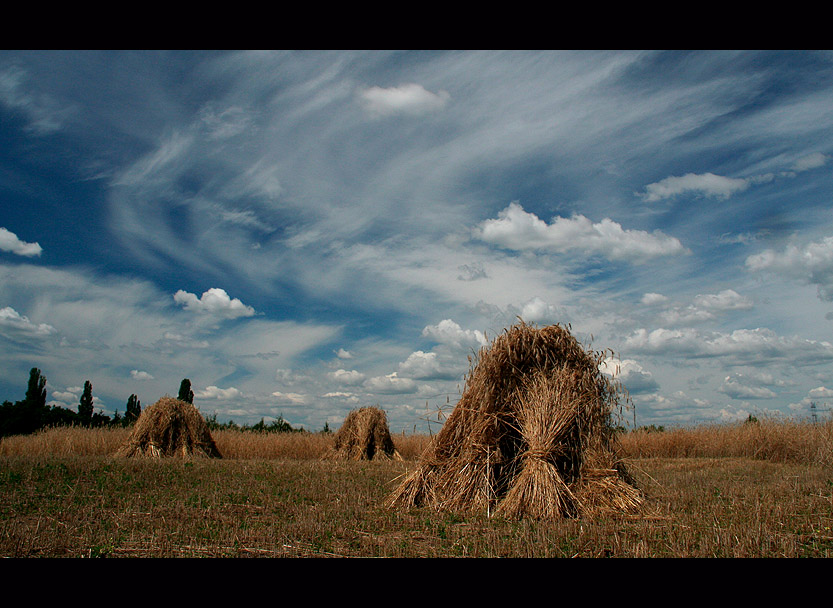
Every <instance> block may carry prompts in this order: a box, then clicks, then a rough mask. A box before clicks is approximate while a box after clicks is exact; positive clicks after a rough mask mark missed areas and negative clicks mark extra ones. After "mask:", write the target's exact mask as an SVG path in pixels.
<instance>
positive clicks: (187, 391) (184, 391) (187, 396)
mask: <svg viewBox="0 0 833 608" xmlns="http://www.w3.org/2000/svg"><path fill="white" fill-rule="evenodd" d="M176 398H177V399H179V400H180V401H184V402H185V403H194V391H192V390H191V381H190V380H189V379H188V378H183V379H182V382H181V383H180V385H179V395H177V397H176Z"/></svg>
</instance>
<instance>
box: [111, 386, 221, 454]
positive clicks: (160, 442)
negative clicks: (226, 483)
mask: <svg viewBox="0 0 833 608" xmlns="http://www.w3.org/2000/svg"><path fill="white" fill-rule="evenodd" d="M116 456H126V457H132V456H151V457H163V456H178V457H192V456H193V457H208V458H222V456H221V454H220V450H218V449H217V446H216V445H215V443H214V439H213V438H212V437H211V432H210V431H209V430H208V425H207V424H206V422H205V419H203V417H202V414H200V412H199V410H198V409H197V408H196V407H194V406H193V405H192V404H190V403H187V402H185V401H180V400H179V399H174V398H172V397H167V396H166V397H162V398H161V399H160V400H159V401H157V402H156V403H154V404H153V405H151V406H150V407H148V408H147V409H145V410H144V411H143V412H142V413H141V414H140V415H139V419H138V420H137V421H136V424H135V425H134V427H133V431H132V432H131V433H130V437H128V439H127V441H126V442H125V443H124V444H123V445H122V446H121V447H120V448H119V449H118V451H117V452H116Z"/></svg>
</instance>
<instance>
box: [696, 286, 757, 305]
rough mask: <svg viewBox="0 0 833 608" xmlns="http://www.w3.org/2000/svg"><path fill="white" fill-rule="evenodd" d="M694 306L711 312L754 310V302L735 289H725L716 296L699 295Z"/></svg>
mask: <svg viewBox="0 0 833 608" xmlns="http://www.w3.org/2000/svg"><path fill="white" fill-rule="evenodd" d="M694 305H695V306H699V307H701V308H708V309H711V310H748V309H750V308H752V300H751V299H750V298H748V297H746V296H742V295H740V294H739V293H738V292H736V291H735V290H734V289H724V290H723V291H721V292H720V293H716V294H706V295H697V297H695V298H694Z"/></svg>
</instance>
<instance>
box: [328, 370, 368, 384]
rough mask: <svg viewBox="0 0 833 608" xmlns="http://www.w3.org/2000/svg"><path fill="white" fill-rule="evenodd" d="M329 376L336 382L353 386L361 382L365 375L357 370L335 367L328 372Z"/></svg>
mask: <svg viewBox="0 0 833 608" xmlns="http://www.w3.org/2000/svg"><path fill="white" fill-rule="evenodd" d="M329 376H330V378H332V379H333V380H335V381H336V382H337V383H338V384H343V385H346V386H355V385H357V384H361V383H362V382H363V381H364V379H365V375H364V374H363V373H361V372H358V371H356V370H354V369H351V370H349V371H348V370H346V369H337V370H336V371H334V372H330V373H329Z"/></svg>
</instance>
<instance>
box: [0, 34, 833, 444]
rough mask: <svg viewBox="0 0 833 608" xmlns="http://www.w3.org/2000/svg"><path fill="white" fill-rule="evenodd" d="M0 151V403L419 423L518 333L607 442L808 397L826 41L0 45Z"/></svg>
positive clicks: (820, 350)
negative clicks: (632, 431)
mask: <svg viewBox="0 0 833 608" xmlns="http://www.w3.org/2000/svg"><path fill="white" fill-rule="evenodd" d="M0 143H2V145H0V399H8V400H11V401H14V400H17V399H21V398H22V397H23V393H24V392H25V387H26V380H27V378H28V371H29V369H30V368H31V367H33V366H37V367H39V368H40V369H41V370H42V372H43V373H44V374H45V375H46V377H47V379H48V385H47V387H48V391H49V392H48V399H49V402H50V403H53V404H57V405H63V406H65V407H70V408H73V409H75V408H76V407H77V403H78V400H79V398H80V395H81V390H82V389H81V387H83V385H84V381H85V380H90V381H91V382H92V385H93V395H94V397H95V404H96V408H97V410H100V411H103V412H104V413H107V414H112V413H113V412H114V411H115V410H118V411H120V412H122V413H123V412H124V408H125V403H126V401H127V398H128V397H129V395H130V394H131V393H135V394H137V395H138V396H139V399H140V400H141V401H142V404H143V406H147V405H150V404H151V403H153V402H155V401H156V400H157V399H159V398H160V397H162V396H163V395H165V394H171V395H175V394H176V391H177V390H178V388H179V382H180V380H181V379H182V378H184V377H188V378H190V379H191V382H192V385H193V389H194V392H195V395H196V397H195V405H198V406H199V407H200V410H201V411H203V413H204V414H206V415H211V414H214V413H216V414H217V416H218V419H219V420H228V419H233V420H234V421H235V422H238V423H253V422H257V421H259V420H260V419H261V418H264V419H265V420H266V421H269V420H271V419H274V418H275V417H277V416H283V417H284V419H286V420H287V421H289V422H290V423H292V424H293V425H297V426H304V427H306V428H308V429H311V430H318V429H320V428H322V427H323V426H324V424H325V422H326V423H328V424H329V425H330V427H331V428H335V427H337V426H338V425H340V423H341V421H342V420H343V418H344V416H345V415H346V413H347V412H348V411H350V410H351V409H353V408H356V407H360V406H364V405H379V406H381V407H383V408H384V409H385V410H386V411H387V413H388V418H389V422H390V426H391V428H392V430H393V431H395V432H399V431H401V430H405V431H407V432H410V431H413V430H417V431H424V430H426V429H427V423H426V418H427V417H430V418H433V419H434V420H436V419H437V416H436V410H437V408H438V407H445V408H447V407H450V406H451V405H453V404H454V403H455V402H456V399H457V398H458V397H459V394H460V390H461V388H462V381H463V378H464V376H465V374H466V372H467V371H468V369H469V363H468V355H470V354H471V353H472V352H473V351H474V350H477V349H479V348H480V346H482V345H483V344H486V343H487V342H488V341H490V340H491V339H492V338H494V337H495V336H496V335H497V334H498V333H500V332H501V331H502V330H503V329H504V328H505V327H507V326H509V325H511V324H512V323H513V322H515V321H516V317H517V316H521V317H522V318H523V319H524V320H526V321H528V322H533V323H536V324H538V325H545V324H550V323H562V324H566V323H569V324H570V326H571V328H572V331H573V333H574V335H576V337H577V338H579V339H580V340H581V341H582V342H583V343H584V344H585V345H587V346H588V347H590V348H594V349H596V350H603V349H611V350H612V351H613V352H614V353H615V355H616V356H615V358H614V359H615V360H614V361H612V362H611V364H610V367H609V368H607V371H610V372H612V373H616V374H617V375H618V377H619V379H620V380H621V381H622V382H623V383H624V384H625V386H627V387H628V389H629V390H630V393H631V398H632V400H633V403H634V406H635V408H636V422H637V425H642V424H662V425H671V426H673V425H685V424H694V423H711V422H724V421H727V422H728V421H735V420H740V419H744V418H746V416H748V415H749V414H750V413H752V414H754V415H756V416H761V415H764V416H767V415H784V416H802V417H806V416H809V415H810V412H811V410H810V403H811V402H814V403H816V404H817V407H818V408H819V410H821V409H823V408H825V407H828V404H829V403H833V378H831V371H832V370H833V338H832V337H831V329H832V328H833V214H832V213H831V207H833V200H831V195H833V172H831V168H833V162H831V159H833V53H830V52H827V51H824V52H816V51H790V52H777V51H766V52H750V51H731V52H729V51H696V52H683V51H671V52H656V51H625V52H618V51H617V52H613V51H608V52H596V51H573V52H550V51H535V52H521V51H506V52H496V51H489V52H473V51H455V52H446V51H432V52H424V51H421V52H413V51H407V52H386V51H364V52H353V51H349V52H348V51H335V50H331V51H297V52H289V51H275V52H271V51H257V52H243V51H222V52H190V51H187V52H186V51H171V52H162V51H148V52H141V51H133V52H112V51H107V52H105V51H84V52H81V51H67V52H59V51H43V52H33V51H2V52H0ZM616 370H618V371H616ZM630 422H631V423H632V422H633V421H632V420H631V421H630Z"/></svg>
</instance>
